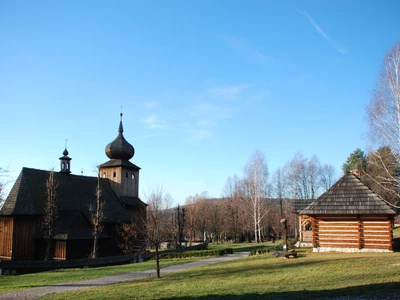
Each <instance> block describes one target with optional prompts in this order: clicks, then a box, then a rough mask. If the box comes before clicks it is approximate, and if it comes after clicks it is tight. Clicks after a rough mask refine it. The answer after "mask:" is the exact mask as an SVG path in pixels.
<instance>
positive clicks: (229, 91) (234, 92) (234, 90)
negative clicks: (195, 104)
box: [207, 84, 253, 99]
mask: <svg viewBox="0 0 400 300" xmlns="http://www.w3.org/2000/svg"><path fill="white" fill-rule="evenodd" d="M252 85H253V84H239V85H233V86H227V87H213V88H209V89H208V90H207V92H208V93H209V94H211V95H212V96H216V97H221V98H223V99H236V98H237V97H238V96H239V94H240V93H241V92H242V91H244V90H245V89H248V88H249V87H251V86H252Z"/></svg>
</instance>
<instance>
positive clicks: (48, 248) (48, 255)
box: [44, 239, 52, 260]
mask: <svg viewBox="0 0 400 300" xmlns="http://www.w3.org/2000/svg"><path fill="white" fill-rule="evenodd" d="M51 241H52V239H46V252H45V256H44V260H51Z"/></svg>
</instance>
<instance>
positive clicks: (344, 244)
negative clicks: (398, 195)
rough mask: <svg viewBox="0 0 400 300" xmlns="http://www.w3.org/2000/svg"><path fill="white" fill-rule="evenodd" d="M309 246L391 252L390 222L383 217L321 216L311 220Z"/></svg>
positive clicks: (319, 248)
mask: <svg viewBox="0 0 400 300" xmlns="http://www.w3.org/2000/svg"><path fill="white" fill-rule="evenodd" d="M314 224H315V231H314V240H313V246H314V248H317V249H318V250H321V249H322V250H323V249H328V250H329V249H330V248H350V249H353V250H356V249H358V250H361V249H382V250H390V251H391V250H392V249H393V248H392V222H391V220H390V219H389V218H388V217H387V216H323V217H322V216H321V217H315V218H314Z"/></svg>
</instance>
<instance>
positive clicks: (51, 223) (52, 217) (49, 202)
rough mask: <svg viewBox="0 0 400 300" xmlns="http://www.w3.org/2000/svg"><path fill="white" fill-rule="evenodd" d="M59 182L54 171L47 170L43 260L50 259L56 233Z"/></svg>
mask: <svg viewBox="0 0 400 300" xmlns="http://www.w3.org/2000/svg"><path fill="white" fill-rule="evenodd" d="M58 186H59V183H58V181H57V180H56V179H55V178H54V171H50V172H49V177H48V178H47V180H46V198H45V203H44V216H43V227H44V228H43V232H44V238H45V240H46V250H45V260H50V259H51V249H52V245H53V238H54V235H55V233H56V230H57V228H56V221H57V218H58V198H57V189H58Z"/></svg>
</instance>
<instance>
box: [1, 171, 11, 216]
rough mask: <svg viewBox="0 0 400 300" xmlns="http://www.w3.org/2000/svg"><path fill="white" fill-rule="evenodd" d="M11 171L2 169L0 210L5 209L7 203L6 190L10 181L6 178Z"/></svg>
mask: <svg viewBox="0 0 400 300" xmlns="http://www.w3.org/2000/svg"><path fill="white" fill-rule="evenodd" d="M8 172H9V169H4V168H0V209H1V208H2V207H3V205H4V202H5V201H6V195H5V189H6V185H7V183H9V181H8V180H6V179H5V178H7V177H8Z"/></svg>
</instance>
